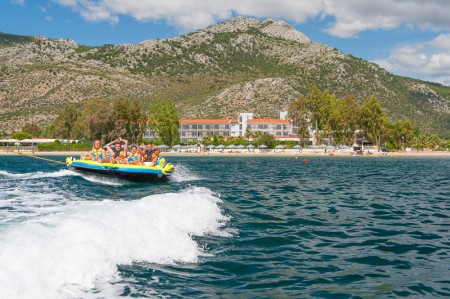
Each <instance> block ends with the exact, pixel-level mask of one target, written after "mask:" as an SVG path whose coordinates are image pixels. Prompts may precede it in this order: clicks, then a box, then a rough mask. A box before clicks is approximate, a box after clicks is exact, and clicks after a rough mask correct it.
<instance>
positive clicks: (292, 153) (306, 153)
mask: <svg viewBox="0 0 450 299" xmlns="http://www.w3.org/2000/svg"><path fill="white" fill-rule="evenodd" d="M84 152H86V151H80V152H78V151H68V152H60V151H54V152H34V154H33V153H32V152H31V151H20V153H18V152H17V151H14V152H12V151H9V152H8V153H7V152H6V151H0V156H20V155H23V156H65V157H71V156H72V157H79V156H80V153H84ZM161 156H162V157H202V156H204V157H208V156H209V157H330V158H333V157H394V158H395V157H397V158H399V157H417V158H420V157H436V158H446V157H450V152H447V151H405V152H389V153H382V152H371V154H367V153H365V154H364V155H352V154H351V152H350V151H348V150H336V151H334V152H331V153H327V154H324V153H323V150H312V149H311V150H310V149H305V150H303V151H301V152H298V151H297V150H290V149H288V150H284V151H274V150H265V151H263V152H261V151H259V150H257V151H255V152H248V151H246V150H243V151H232V152H230V151H225V152H217V151H212V152H202V153H197V152H181V153H180V152H162V153H161Z"/></svg>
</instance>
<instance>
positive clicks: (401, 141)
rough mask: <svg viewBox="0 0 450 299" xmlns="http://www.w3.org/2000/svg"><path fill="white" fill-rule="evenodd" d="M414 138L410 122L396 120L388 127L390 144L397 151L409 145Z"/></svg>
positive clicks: (412, 126)
mask: <svg viewBox="0 0 450 299" xmlns="http://www.w3.org/2000/svg"><path fill="white" fill-rule="evenodd" d="M413 136H414V125H413V124H412V122H411V121H410V120H398V121H396V122H394V123H393V124H391V125H390V137H391V143H393V144H395V146H396V148H397V149H400V148H401V147H406V146H408V145H410V144H411V142H412V139H413Z"/></svg>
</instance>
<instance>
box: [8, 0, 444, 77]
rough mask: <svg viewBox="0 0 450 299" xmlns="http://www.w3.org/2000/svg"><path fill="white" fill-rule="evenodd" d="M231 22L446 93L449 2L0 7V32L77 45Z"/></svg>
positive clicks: (204, 0) (124, 1)
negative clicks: (298, 39) (282, 33)
mask: <svg viewBox="0 0 450 299" xmlns="http://www.w3.org/2000/svg"><path fill="white" fill-rule="evenodd" d="M236 16H247V17H254V18H257V19H260V20H263V19H266V18H272V19H274V20H283V21H285V22H287V23H289V24H290V25H292V26H293V27H294V28H296V29H297V30H298V31H301V32H303V33H304V34H306V35H307V36H308V37H309V38H310V39H311V40H313V41H315V42H320V43H324V44H327V45H329V46H331V47H334V48H337V49H339V50H340V51H342V52H344V53H346V54H351V55H353V56H356V57H360V58H363V59H366V60H369V61H372V62H375V63H377V64H379V65H380V66H381V67H383V68H385V69H386V70H388V71H390V72H392V73H394V74H397V75H404V76H408V77H413V78H418V79H422V80H426V81H431V82H438V83H441V84H444V85H448V86H450V17H449V16H450V1H449V0H376V1H374V0H0V31H1V32H4V33H11V34H20V35H40V36H45V37H51V38H70V39H73V40H75V41H76V42H77V43H79V44H83V45H92V46H96V45H103V44H124V43H138V42H141V41H143V40H149V39H164V38H170V37H176V36H180V35H182V34H186V33H189V32H192V31H195V30H197V29H201V28H204V27H206V26H209V25H212V24H216V23H219V22H223V21H226V20H228V19H230V18H233V17H236Z"/></svg>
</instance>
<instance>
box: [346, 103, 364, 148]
mask: <svg viewBox="0 0 450 299" xmlns="http://www.w3.org/2000/svg"><path fill="white" fill-rule="evenodd" d="M342 103H343V105H344V107H345V108H344V114H343V119H342V144H347V145H350V144H352V143H353V138H354V134H355V131H356V130H357V129H359V128H360V126H361V124H360V122H361V107H360V106H359V105H358V103H357V102H356V99H355V97H354V96H352V95H348V96H346V97H345V98H343V99H342Z"/></svg>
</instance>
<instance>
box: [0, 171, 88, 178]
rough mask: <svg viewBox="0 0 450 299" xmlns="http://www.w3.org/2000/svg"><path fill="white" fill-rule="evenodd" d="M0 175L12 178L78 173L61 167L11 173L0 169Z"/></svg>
mask: <svg viewBox="0 0 450 299" xmlns="http://www.w3.org/2000/svg"><path fill="white" fill-rule="evenodd" d="M0 175H1V176H4V177H7V178H12V179H25V180H27V179H42V178H58V177H63V176H79V175H80V174H78V173H76V172H74V171H71V170H68V169H61V170H58V171H55V172H42V171H38V172H30V173H11V172H8V171H5V170H0Z"/></svg>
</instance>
